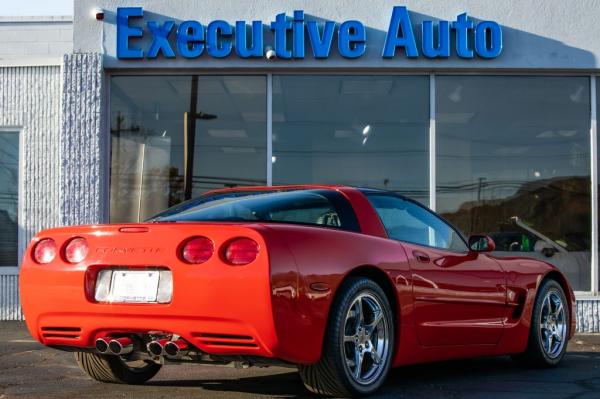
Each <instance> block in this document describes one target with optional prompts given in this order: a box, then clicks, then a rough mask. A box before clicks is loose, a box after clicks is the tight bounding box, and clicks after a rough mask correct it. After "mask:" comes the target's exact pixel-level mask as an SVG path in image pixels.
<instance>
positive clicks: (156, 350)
mask: <svg viewBox="0 0 600 399" xmlns="http://www.w3.org/2000/svg"><path fill="white" fill-rule="evenodd" d="M168 342H169V340H168V339H159V340H157V341H152V342H149V343H148V345H146V349H148V353H150V354H151V355H152V356H162V355H163V354H164V347H165V344H167V343H168Z"/></svg>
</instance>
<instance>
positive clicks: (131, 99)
mask: <svg viewBox="0 0 600 399" xmlns="http://www.w3.org/2000/svg"><path fill="white" fill-rule="evenodd" d="M110 90H111V92H110V93H111V95H110V107H111V182H110V220H111V222H126V221H138V220H144V219H146V218H148V217H150V216H152V215H154V214H156V213H158V212H159V211H161V210H164V209H165V208H167V207H169V206H172V205H175V204H178V203H179V202H181V201H183V200H184V199H187V197H196V196H198V195H199V194H201V193H203V192H206V191H208V190H210V189H215V188H224V187H232V186H240V185H243V186H251V185H264V184H266V141H267V139H266V78H265V77H264V76H115V77H113V78H112V79H111V88H110Z"/></svg>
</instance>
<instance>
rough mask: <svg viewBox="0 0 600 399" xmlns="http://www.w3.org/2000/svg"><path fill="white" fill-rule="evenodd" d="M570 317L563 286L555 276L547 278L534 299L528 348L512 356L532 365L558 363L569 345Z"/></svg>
mask: <svg viewBox="0 0 600 399" xmlns="http://www.w3.org/2000/svg"><path fill="white" fill-rule="evenodd" d="M569 321H570V314H569V306H568V302H567V298H566V296H565V292H564V290H563V289H562V287H561V286H560V284H559V283H558V282H556V281H555V280H551V279H548V280H545V281H544V282H542V285H541V287H540V288H539V290H538V295H537V297H536V300H535V304H534V308H533V314H532V318H531V329H530V331H529V341H528V343H527V349H526V350H525V352H524V353H522V354H519V355H515V356H513V359H515V360H516V361H518V362H519V363H522V364H524V365H527V366H533V367H551V366H555V365H557V364H558V363H559V362H560V361H561V360H562V358H563V357H564V355H565V351H566V348H567V339H568V337H569V326H570V322H569Z"/></svg>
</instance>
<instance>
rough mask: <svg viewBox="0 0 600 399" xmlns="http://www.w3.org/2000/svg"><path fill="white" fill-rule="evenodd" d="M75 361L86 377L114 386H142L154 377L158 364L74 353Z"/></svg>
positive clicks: (109, 356)
mask: <svg viewBox="0 0 600 399" xmlns="http://www.w3.org/2000/svg"><path fill="white" fill-rule="evenodd" d="M75 360H77V364H78V365H79V367H80V368H81V369H82V370H83V371H85V373H86V374H87V375H89V376H90V377H92V378H93V379H95V380H96V381H100V382H110V383H115V384H133V385H137V384H143V383H144V382H146V381H148V380H149V379H150V378H152V377H154V376H155V375H156V373H158V371H159V370H160V368H161V365H160V364H156V363H154V362H146V361H143V360H136V361H132V362H127V361H125V360H123V359H122V358H121V357H120V356H113V355H98V354H96V353H90V352H75Z"/></svg>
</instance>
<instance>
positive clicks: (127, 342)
mask: <svg viewBox="0 0 600 399" xmlns="http://www.w3.org/2000/svg"><path fill="white" fill-rule="evenodd" d="M108 349H109V350H110V352H111V353H112V354H113V355H126V354H128V353H131V352H133V341H132V340H131V338H129V337H121V338H114V339H111V340H110V342H109V343H108Z"/></svg>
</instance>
